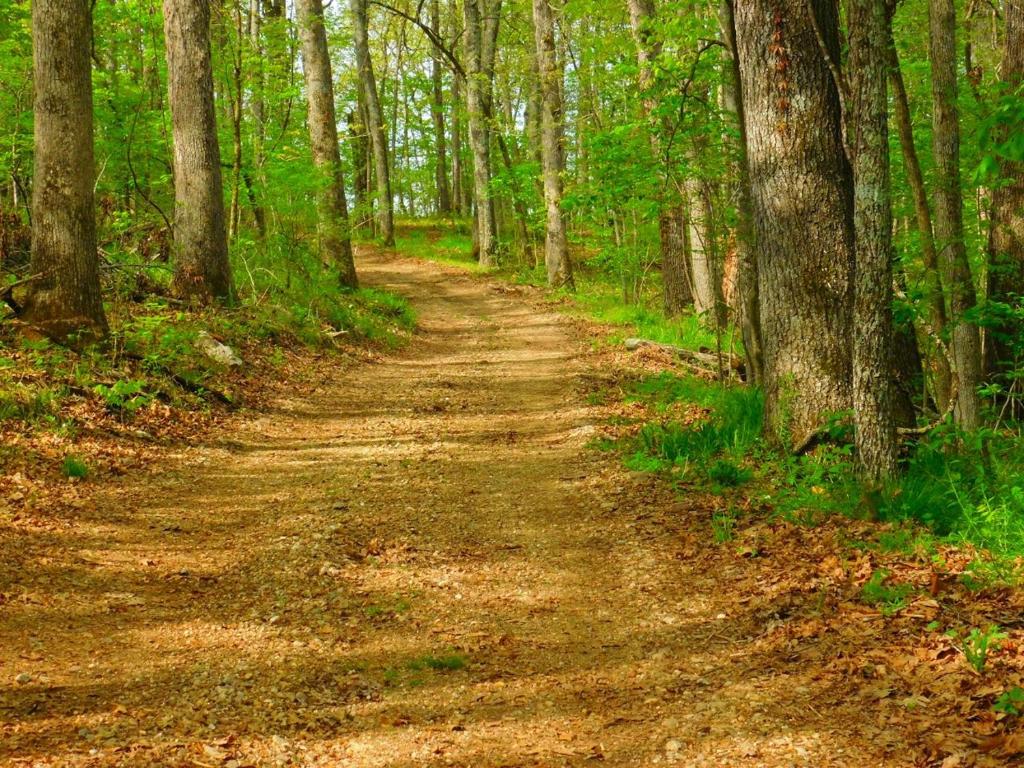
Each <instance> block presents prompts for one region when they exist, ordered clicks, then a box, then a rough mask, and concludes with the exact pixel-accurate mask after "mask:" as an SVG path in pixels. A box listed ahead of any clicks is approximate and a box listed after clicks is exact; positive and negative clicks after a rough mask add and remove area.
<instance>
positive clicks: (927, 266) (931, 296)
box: [889, 26, 952, 413]
mask: <svg viewBox="0 0 1024 768" xmlns="http://www.w3.org/2000/svg"><path fill="white" fill-rule="evenodd" d="M889 57H890V58H889V82H890V83H891V84H892V90H893V106H894V107H895V112H896V129H897V132H898V133H899V136H900V149H901V150H902V153H903V165H904V168H905V169H906V173H907V182H908V184H909V186H910V192H911V195H912V196H913V198H914V216H915V219H916V221H917V229H918V232H919V233H920V235H921V261H922V264H923V265H924V277H925V287H926V294H927V295H926V302H927V311H928V324H929V325H930V326H931V329H932V332H934V333H935V334H938V335H939V336H942V335H943V334H944V333H945V331H946V301H945V298H944V296H943V293H942V278H941V277H940V275H939V257H938V252H937V251H936V248H935V235H934V231H933V229H932V212H931V207H930V206H929V204H928V193H927V191H926V189H925V186H924V174H922V173H921V162H920V160H919V159H918V157H917V147H916V146H915V145H914V128H913V123H912V122H911V118H910V102H909V100H908V99H907V89H906V86H905V85H904V83H903V72H902V70H900V62H899V56H898V55H897V52H896V43H895V41H894V40H893V39H892V28H891V26H890V28H889ZM931 367H932V369H933V379H934V381H933V383H932V391H933V394H934V397H935V403H936V406H937V408H938V410H939V412H940V413H941V412H942V411H943V410H944V409H945V408H946V405H947V403H949V396H950V392H951V390H950V386H951V385H952V374H951V372H950V369H949V360H948V359H947V357H946V355H945V354H944V353H943V351H942V350H941V349H938V350H936V354H935V358H934V360H933V361H932V364H931Z"/></svg>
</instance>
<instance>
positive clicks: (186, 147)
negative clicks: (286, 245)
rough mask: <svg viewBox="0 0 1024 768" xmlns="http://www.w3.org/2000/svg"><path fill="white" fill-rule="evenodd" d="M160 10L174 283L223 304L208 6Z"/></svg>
mask: <svg viewBox="0 0 1024 768" xmlns="http://www.w3.org/2000/svg"><path fill="white" fill-rule="evenodd" d="M163 7H164V37H165V38H166V46H167V92H168V101H169V103H170V107H171V125H172V134H173V136H174V254H175V259H176V263H175V270H174V288H175V292H176V293H177V294H178V295H179V296H182V297H185V298H188V299H190V300H192V301H197V302H200V303H206V302H209V301H213V300H219V301H227V300H229V299H230V298H231V295H232V292H233V281H232V278H231V266H230V264H229V262H228V242H227V233H226V232H225V228H224V190H223V186H222V180H221V171H220V147H219V146H218V143H217V120H216V116H215V113H214V105H213V69H212V66H211V63H210V5H209V3H207V2H205V1H204V0H164V6H163ZM240 146H241V144H240V143H239V147H240Z"/></svg>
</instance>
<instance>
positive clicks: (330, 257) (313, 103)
mask: <svg viewBox="0 0 1024 768" xmlns="http://www.w3.org/2000/svg"><path fill="white" fill-rule="evenodd" d="M295 10H296V14H297V17H298V25H299V37H300V39H301V42H302V70H303V74H304V76H305V78H306V101H307V104H308V106H309V116H308V118H307V121H308V123H309V144H310V148H311V149H312V152H313V165H314V166H315V167H316V169H317V171H319V173H320V174H321V178H320V179H319V188H318V191H317V226H318V229H319V232H320V255H321V258H322V259H323V260H324V262H325V263H331V264H334V265H335V266H336V268H337V270H338V278H339V280H340V281H341V284H342V285H345V286H348V287H351V288H355V287H356V286H357V285H358V280H357V278H356V267H355V262H354V261H353V259H352V240H351V234H350V228H349V221H348V201H347V200H346V199H345V180H344V177H343V176H342V173H341V156H340V152H339V150H338V125H337V122H336V120H335V117H334V85H333V81H332V80H331V59H330V56H329V55H328V52H327V32H326V30H325V29H324V15H323V14H324V12H323V6H322V5H321V2H320V0H296V3H295Z"/></svg>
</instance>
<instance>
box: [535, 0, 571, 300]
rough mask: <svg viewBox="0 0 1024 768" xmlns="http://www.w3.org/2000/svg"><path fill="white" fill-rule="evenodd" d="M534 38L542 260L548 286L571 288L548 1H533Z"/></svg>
mask: <svg viewBox="0 0 1024 768" xmlns="http://www.w3.org/2000/svg"><path fill="white" fill-rule="evenodd" d="M533 27H534V39H535V41H536V45H537V49H536V50H537V65H538V66H537V69H538V71H539V72H540V95H541V108H540V114H541V120H540V124H541V153H542V154H541V157H542V160H543V175H544V208H545V211H546V212H547V226H546V228H545V236H544V263H545V264H546V265H547V271H548V285H549V286H551V287H552V288H559V287H561V286H568V287H570V288H571V287H572V285H573V280H572V265H571V263H570V261H569V244H568V241H567V240H566V236H565V220H564V219H563V217H562V173H563V172H564V171H565V158H564V149H563V147H562V136H563V128H562V67H561V65H560V63H559V61H558V56H557V54H556V52H555V20H554V15H553V13H552V11H551V6H550V5H548V0H533Z"/></svg>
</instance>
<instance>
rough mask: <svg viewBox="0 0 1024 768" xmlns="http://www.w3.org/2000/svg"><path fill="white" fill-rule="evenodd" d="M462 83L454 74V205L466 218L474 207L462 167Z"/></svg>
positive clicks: (457, 211)
mask: <svg viewBox="0 0 1024 768" xmlns="http://www.w3.org/2000/svg"><path fill="white" fill-rule="evenodd" d="M461 86H462V81H461V79H460V78H459V75H458V73H452V120H451V123H452V142H451V143H452V203H453V207H454V208H455V212H456V213H457V214H458V215H459V216H464V215H466V213H467V212H468V211H470V210H471V209H472V207H473V203H472V201H471V200H470V199H469V198H470V193H469V190H468V189H466V185H465V176H466V172H465V170H464V169H463V167H462V87H461Z"/></svg>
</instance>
